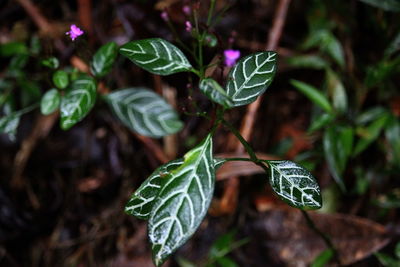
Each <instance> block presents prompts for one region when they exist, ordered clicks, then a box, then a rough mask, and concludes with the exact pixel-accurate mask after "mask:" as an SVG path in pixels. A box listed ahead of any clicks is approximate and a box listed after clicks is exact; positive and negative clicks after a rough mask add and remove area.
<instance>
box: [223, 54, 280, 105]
mask: <svg viewBox="0 0 400 267" xmlns="http://www.w3.org/2000/svg"><path fill="white" fill-rule="evenodd" d="M276 58H277V57H276V53H275V52H272V51H267V52H259V53H254V54H251V55H248V56H246V57H243V58H242V59H240V60H239V62H238V63H237V64H236V65H235V66H234V67H233V68H232V69H231V71H230V72H229V75H228V83H227V85H226V92H227V94H228V96H229V97H230V98H231V100H232V101H233V105H234V106H235V107H237V106H243V105H247V104H249V103H251V102H254V101H255V100H256V98H257V97H258V96H259V95H261V94H262V93H264V92H265V90H267V88H268V86H269V85H270V84H271V82H272V80H273V78H274V75H275V71H276Z"/></svg>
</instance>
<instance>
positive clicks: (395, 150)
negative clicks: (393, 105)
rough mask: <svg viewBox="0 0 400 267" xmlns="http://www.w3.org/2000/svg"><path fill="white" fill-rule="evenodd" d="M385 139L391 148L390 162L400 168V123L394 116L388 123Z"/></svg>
mask: <svg viewBox="0 0 400 267" xmlns="http://www.w3.org/2000/svg"><path fill="white" fill-rule="evenodd" d="M385 137H386V140H387V142H388V146H389V151H390V153H388V154H389V159H390V162H391V163H393V164H395V165H397V166H400V121H399V120H398V119H397V118H396V117H395V116H393V115H392V116H391V117H390V119H389V120H388V122H387V125H386V128H385Z"/></svg>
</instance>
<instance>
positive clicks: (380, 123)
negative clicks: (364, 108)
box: [353, 113, 389, 156]
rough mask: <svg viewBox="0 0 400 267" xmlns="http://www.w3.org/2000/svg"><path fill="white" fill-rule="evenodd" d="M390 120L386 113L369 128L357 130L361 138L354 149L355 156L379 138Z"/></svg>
mask: <svg viewBox="0 0 400 267" xmlns="http://www.w3.org/2000/svg"><path fill="white" fill-rule="evenodd" d="M388 119H389V115H388V114H387V113H385V114H383V115H382V116H381V117H380V118H378V119H376V120H375V121H374V122H372V123H371V124H370V125H368V126H367V127H365V128H358V129H357V133H358V134H359V135H361V138H360V139H359V140H358V142H357V144H356V147H355V148H354V153H353V156H357V155H359V154H360V153H361V152H363V151H364V150H365V149H366V148H367V147H368V146H369V145H370V144H372V142H374V141H375V140H376V139H377V138H378V137H379V135H380V133H381V131H382V129H383V128H384V127H385V125H386V122H387V121H388Z"/></svg>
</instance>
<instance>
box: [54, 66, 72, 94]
mask: <svg viewBox="0 0 400 267" xmlns="http://www.w3.org/2000/svg"><path fill="white" fill-rule="evenodd" d="M53 83H54V85H55V86H56V87H57V88H60V89H65V88H66V87H67V86H68V83H69V79H68V73H66V72H65V71H63V70H58V71H56V72H54V73H53Z"/></svg>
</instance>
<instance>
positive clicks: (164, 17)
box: [161, 11, 169, 22]
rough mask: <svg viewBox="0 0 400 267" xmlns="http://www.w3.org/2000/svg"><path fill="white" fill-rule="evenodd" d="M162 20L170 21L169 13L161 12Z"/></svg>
mask: <svg viewBox="0 0 400 267" xmlns="http://www.w3.org/2000/svg"><path fill="white" fill-rule="evenodd" d="M161 18H162V19H163V20H164V21H165V22H166V21H168V20H169V17H168V13H167V12H166V11H163V12H161Z"/></svg>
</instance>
